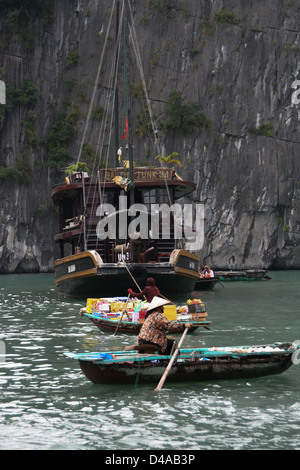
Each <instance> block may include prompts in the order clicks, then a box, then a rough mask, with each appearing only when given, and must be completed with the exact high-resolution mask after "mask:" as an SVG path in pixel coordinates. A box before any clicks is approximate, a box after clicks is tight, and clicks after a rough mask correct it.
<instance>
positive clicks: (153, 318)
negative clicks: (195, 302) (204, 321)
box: [137, 297, 192, 356]
mask: <svg viewBox="0 0 300 470" xmlns="http://www.w3.org/2000/svg"><path fill="white" fill-rule="evenodd" d="M170 303H171V302H170V301H169V300H165V299H162V298H160V297H153V299H152V301H151V303H150V304H149V306H148V309H147V313H146V316H145V321H144V323H143V326H142V328H141V331H140V333H139V335H138V338H137V340H138V344H154V345H157V346H159V348H160V354H164V355H167V356H168V355H169V354H170V352H171V350H172V346H173V344H174V340H173V339H169V338H167V337H166V333H167V332H173V333H175V332H177V331H183V330H184V328H190V327H191V326H192V325H191V324H190V323H187V324H185V325H184V324H183V323H173V322H171V321H169V320H168V319H167V318H166V317H165V316H164V315H163V306H164V305H166V304H170Z"/></svg>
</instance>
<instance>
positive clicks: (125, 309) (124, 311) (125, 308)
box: [114, 294, 130, 336]
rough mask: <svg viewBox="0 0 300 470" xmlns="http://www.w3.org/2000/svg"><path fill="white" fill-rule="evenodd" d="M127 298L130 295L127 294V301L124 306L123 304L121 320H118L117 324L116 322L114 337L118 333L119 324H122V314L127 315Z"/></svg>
mask: <svg viewBox="0 0 300 470" xmlns="http://www.w3.org/2000/svg"><path fill="white" fill-rule="evenodd" d="M129 297H130V294H128V297H127V300H126V304H125V307H124V310H123V312H122V315H121V318H120V320H119V322H118V325H117V328H116V331H115V332H114V336H116V334H117V333H118V329H119V326H120V325H121V322H122V319H123V315H124V313H127V304H128V300H129Z"/></svg>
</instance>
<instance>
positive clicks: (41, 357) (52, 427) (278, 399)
mask: <svg viewBox="0 0 300 470" xmlns="http://www.w3.org/2000/svg"><path fill="white" fill-rule="evenodd" d="M269 274H270V273H269ZM270 275H271V277H272V280H271V281H265V280H264V281H250V282H245V281H241V282H222V285H220V284H218V285H217V286H216V287H215V288H214V290H212V291H207V292H203V293H199V292H197V293H194V296H195V297H200V296H201V298H202V299H203V300H205V301H206V302H207V307H208V319H209V320H211V321H212V322H213V323H212V330H211V331H204V330H203V331H202V330H197V331H196V332H195V333H193V334H191V335H188V336H187V337H186V339H185V342H184V346H186V347H189V346H199V347H200V346H230V345H239V344H260V343H268V342H274V341H292V340H300V313H299V306H300V289H299V285H300V282H299V281H300V272H299V271H293V272H272V273H271V274H270ZM123 294H124V293H120V295H123ZM172 300H175V301H177V302H181V301H184V300H186V298H184V299H183V298H180V297H178V296H177V297H176V296H175V297H174V299H172ZM84 305H85V302H84V301H82V302H81V301H78V300H69V299H68V300H66V299H62V298H59V297H58V295H57V293H56V288H55V286H54V278H53V276H52V275H51V274H49V275H48V274H37V275H35V274H32V275H1V276H0V306H1V331H0V340H1V342H0V358H1V357H2V362H0V402H1V413H0V435H1V439H0V449H2V450H3V449H18V450H27V449H33V450H47V449H79V450H80V449H82V450H95V449H98V450H107V451H108V450H111V449H120V450H127V451H130V450H134V449H141V450H155V449H164V450H204V449H208V450H210V449H211V450H212V449H213V450H223V449H229V450H230V449H235V450H237V449H245V450H246V449H250V450H251V449H252V450H254V449H270V450H271V449H300V433H299V429H300V367H299V366H297V365H294V366H292V367H291V368H290V369H289V370H287V371H286V372H284V373H283V374H281V375H277V376H273V377H265V378H259V379H249V380H231V381H229V380H228V381H226V380H225V381H218V382H211V383H210V382H199V383H188V384H185V383H180V384H168V383H165V385H164V387H163V389H162V390H161V392H159V393H153V391H152V388H151V387H149V386H144V385H138V386H137V387H134V386H101V385H94V384H92V383H91V382H89V381H88V380H87V379H86V378H85V377H84V376H83V375H82V373H81V372H80V368H79V365H78V363H77V362H76V361H72V360H70V359H68V358H66V357H65V356H64V355H63V353H64V352H65V351H72V352H82V351H93V350H107V349H110V350H111V349H115V350H119V349H123V348H124V347H125V345H128V344H132V343H133V342H134V337H132V336H126V335H124V334H119V335H117V336H113V335H112V334H111V333H102V332H100V331H99V330H98V329H97V328H96V327H95V326H94V325H93V324H92V323H91V322H89V320H88V319H86V318H84V317H81V316H79V310H80V308H81V307H83V306H84ZM3 349H5V351H3ZM4 352H5V355H4V354H3V353H4ZM1 354H2V355H1ZM3 357H5V361H3ZM153 388H154V387H153Z"/></svg>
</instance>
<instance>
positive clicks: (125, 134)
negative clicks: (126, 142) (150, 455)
mask: <svg viewBox="0 0 300 470" xmlns="http://www.w3.org/2000/svg"><path fill="white" fill-rule="evenodd" d="M127 134H128V121H127V116H126V121H125V129H124V134H123V135H122V140H123V139H127Z"/></svg>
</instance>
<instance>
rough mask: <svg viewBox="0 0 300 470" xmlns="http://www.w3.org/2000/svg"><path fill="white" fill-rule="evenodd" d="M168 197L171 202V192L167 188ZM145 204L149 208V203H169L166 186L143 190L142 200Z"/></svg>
mask: <svg viewBox="0 0 300 470" xmlns="http://www.w3.org/2000/svg"><path fill="white" fill-rule="evenodd" d="M169 193H170V198H171V202H172V199H173V198H172V192H171V189H169ZM143 203H144V204H145V206H146V207H147V208H148V210H150V208H151V204H164V203H165V204H170V200H169V195H168V191H167V189H166V188H151V189H146V190H144V201H143Z"/></svg>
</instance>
